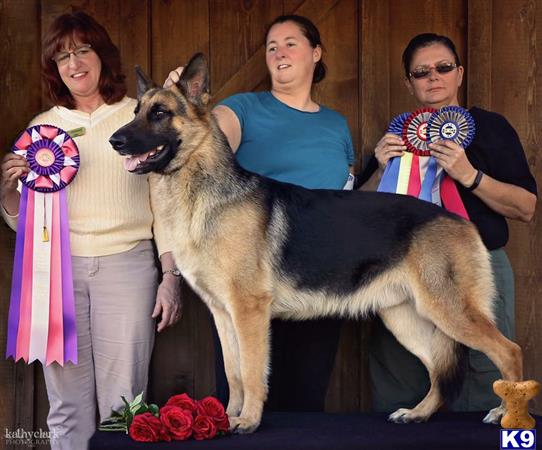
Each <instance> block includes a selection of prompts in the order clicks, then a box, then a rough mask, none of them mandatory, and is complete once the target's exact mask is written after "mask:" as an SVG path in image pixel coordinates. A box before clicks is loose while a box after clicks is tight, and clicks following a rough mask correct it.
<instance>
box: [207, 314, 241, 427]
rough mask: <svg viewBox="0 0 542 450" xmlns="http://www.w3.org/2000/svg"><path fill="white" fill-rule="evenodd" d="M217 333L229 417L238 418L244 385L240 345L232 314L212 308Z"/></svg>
mask: <svg viewBox="0 0 542 450" xmlns="http://www.w3.org/2000/svg"><path fill="white" fill-rule="evenodd" d="M210 310H211V313H212V315H213V319H214V321H215V326H216V331H217V333H218V337H219V338H220V346H221V347H222V355H223V357H224V370H225V372H226V378H227V379H228V387H229V391H230V398H229V401H228V408H227V410H226V412H227V414H228V416H229V417H237V416H238V415H239V414H240V413H241V409H242V408H243V383H242V380H241V365H240V360H239V343H238V342H237V336H236V333H235V329H234V326H233V322H232V318H231V316H230V314H229V313H228V312H227V311H226V310H224V309H222V308H218V307H211V308H210Z"/></svg>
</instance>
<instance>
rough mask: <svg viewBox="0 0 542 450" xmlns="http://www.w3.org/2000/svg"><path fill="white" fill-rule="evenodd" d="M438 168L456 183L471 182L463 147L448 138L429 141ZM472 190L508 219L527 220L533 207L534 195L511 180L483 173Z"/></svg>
mask: <svg viewBox="0 0 542 450" xmlns="http://www.w3.org/2000/svg"><path fill="white" fill-rule="evenodd" d="M429 147H430V149H431V155H432V156H434V157H435V158H436V159H437V161H438V163H439V164H440V165H441V166H442V168H443V169H444V170H445V171H446V172H447V173H448V175H449V176H450V177H452V178H453V179H454V180H455V181H457V182H458V183H461V184H462V185H463V186H465V187H467V188H468V187H470V186H472V184H473V182H474V179H475V178H476V174H477V172H478V171H477V170H476V169H475V168H474V167H473V166H472V164H471V163H470V161H469V160H468V158H467V156H466V154H465V151H464V150H463V148H461V147H460V146H459V145H457V144H455V143H454V142H452V141H448V140H443V141H439V142H436V143H433V144H430V145H429ZM472 193H473V194H474V195H476V196H477V197H478V198H479V199H480V200H482V201H483V202H484V203H485V204H486V205H487V206H489V207H490V208H491V209H492V210H493V211H495V212H497V213H499V214H501V215H502V216H504V217H507V218H509V219H517V220H521V221H523V222H530V221H531V220H532V218H533V216H534V211H535V207H536V195H534V194H532V193H531V192H529V191H527V190H526V189H524V188H522V187H520V186H516V185H514V184H510V183H505V182H502V181H499V180H496V179H495V178H492V177H490V176H489V175H486V174H484V175H483V176H482V179H481V180H480V184H479V185H478V187H476V188H475V189H474V190H473V191H472Z"/></svg>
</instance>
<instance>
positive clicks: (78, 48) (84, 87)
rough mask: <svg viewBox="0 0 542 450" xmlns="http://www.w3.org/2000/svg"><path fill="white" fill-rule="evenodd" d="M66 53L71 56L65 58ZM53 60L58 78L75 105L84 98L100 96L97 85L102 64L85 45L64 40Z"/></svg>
mask: <svg viewBox="0 0 542 450" xmlns="http://www.w3.org/2000/svg"><path fill="white" fill-rule="evenodd" d="M67 52H72V54H69V56H68V57H66V56H67ZM73 52H75V53H73ZM55 60H56V64H57V68H58V73H59V74H60V78H61V79H62V81H63V82H64V84H65V85H66V86H67V88H68V89H69V91H70V92H71V94H72V96H73V98H74V99H75V102H76V103H77V102H78V101H80V100H83V99H84V98H85V97H92V96H95V95H100V94H99V88H98V83H99V81H100V74H101V71H102V62H101V60H100V58H99V57H98V55H97V54H96V52H95V51H94V50H92V48H90V47H85V43H84V42H80V41H79V40H77V39H75V40H74V41H72V40H71V39H70V40H66V41H65V43H64V45H63V47H62V49H61V50H60V51H59V52H58V53H57V55H56V56H55Z"/></svg>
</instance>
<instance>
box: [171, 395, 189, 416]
mask: <svg viewBox="0 0 542 450" xmlns="http://www.w3.org/2000/svg"><path fill="white" fill-rule="evenodd" d="M165 406H178V407H179V408H181V409H186V410H188V411H190V412H192V413H195V412H196V402H195V401H194V400H192V399H191V398H190V397H189V396H188V394H179V395H174V396H172V397H170V398H169V400H168V401H167V402H166V404H165Z"/></svg>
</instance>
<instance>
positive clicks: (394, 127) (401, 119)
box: [387, 112, 410, 136]
mask: <svg viewBox="0 0 542 450" xmlns="http://www.w3.org/2000/svg"><path fill="white" fill-rule="evenodd" d="M409 117H410V113H408V112H405V113H402V114H399V115H398V116H395V117H394V118H393V119H391V122H390V124H389V125H388V131H387V132H388V133H392V134H396V135H397V136H402V135H403V127H404V126H405V122H406V120H407V119H408V118H409Z"/></svg>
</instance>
